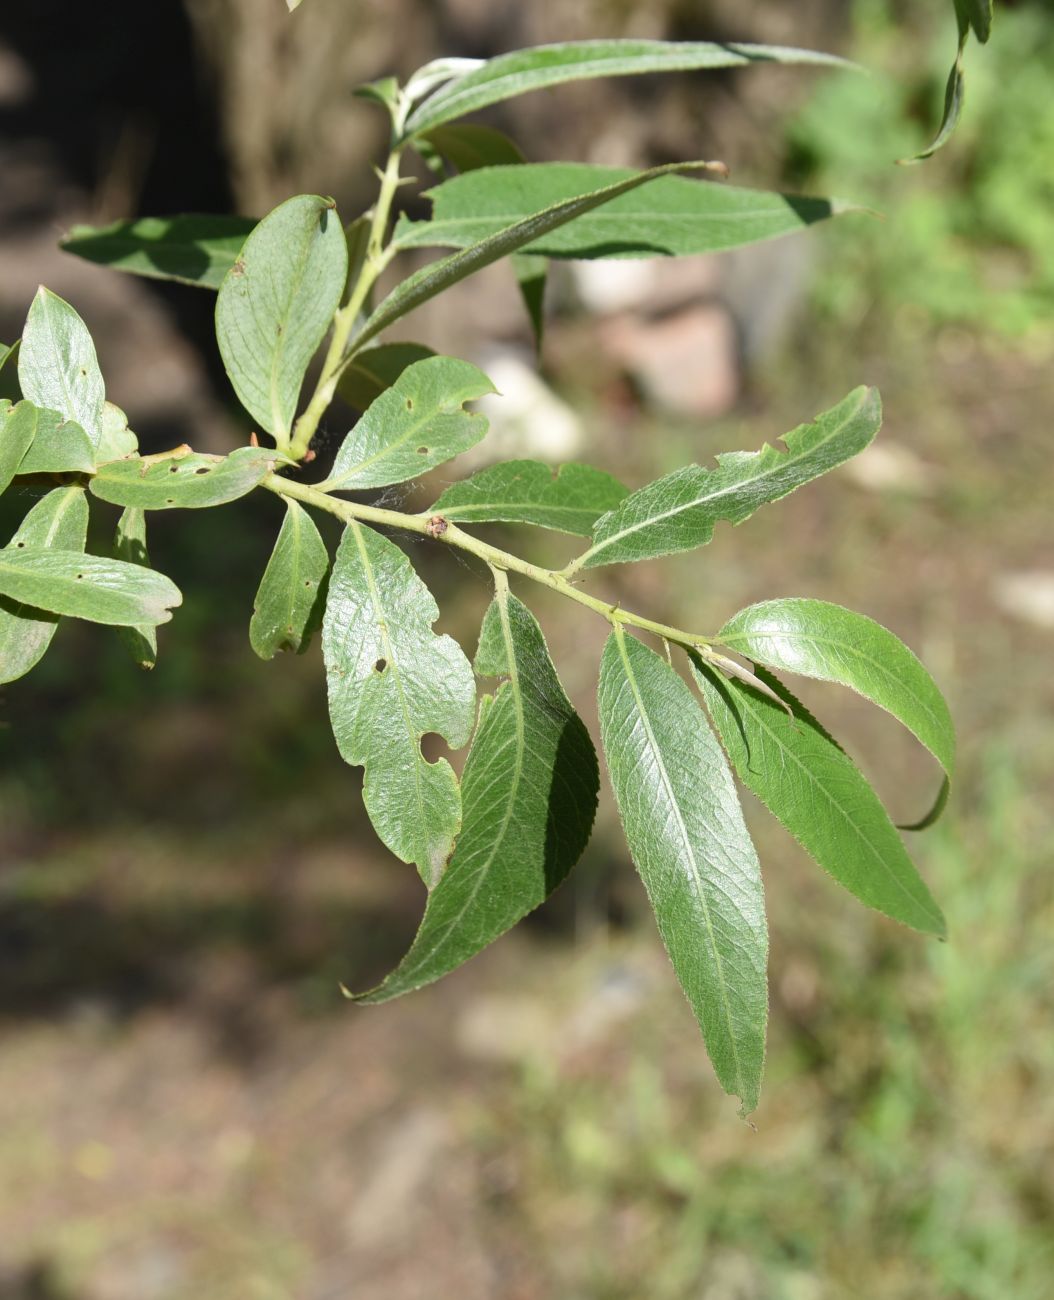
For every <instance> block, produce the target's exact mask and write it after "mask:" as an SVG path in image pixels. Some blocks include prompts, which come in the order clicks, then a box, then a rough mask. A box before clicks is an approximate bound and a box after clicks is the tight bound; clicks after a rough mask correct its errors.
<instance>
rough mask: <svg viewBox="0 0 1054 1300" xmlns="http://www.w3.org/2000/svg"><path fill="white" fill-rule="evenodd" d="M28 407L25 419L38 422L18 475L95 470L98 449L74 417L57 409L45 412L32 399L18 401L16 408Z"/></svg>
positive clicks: (81, 472) (86, 472) (83, 472)
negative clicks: (96, 449)
mask: <svg viewBox="0 0 1054 1300" xmlns="http://www.w3.org/2000/svg"><path fill="white" fill-rule="evenodd" d="M23 407H25V408H26V415H25V418H26V419H30V418H32V420H33V421H34V424H35V428H34V432H33V439H32V441H31V443H30V444H29V448H28V449H27V451H26V454H25V455H24V456H23V457H22V462H21V464H20V465H19V467H18V472H19V474H69V473H80V474H91V473H93V472H94V470H95V448H94V447H93V446H92V442H91V439H90V438H89V437H88V435H87V434H86V433H85V432H84V430H83V429H82V428H81V427H80V425H79V424H74V422H73V421H72V420H67V419H66V417H65V416H64V415H60V414H59V412H58V411H42V410H41V409H40V407H39V406H34V405H33V404H32V403H31V402H19V404H18V406H17V407H15V408H14V409H15V410H16V411H18V410H21V409H22V408H23Z"/></svg>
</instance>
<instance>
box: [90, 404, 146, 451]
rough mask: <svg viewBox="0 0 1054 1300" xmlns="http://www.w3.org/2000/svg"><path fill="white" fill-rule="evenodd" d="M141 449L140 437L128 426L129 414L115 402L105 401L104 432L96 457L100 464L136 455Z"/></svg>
mask: <svg viewBox="0 0 1054 1300" xmlns="http://www.w3.org/2000/svg"><path fill="white" fill-rule="evenodd" d="M138 450H139V439H138V438H137V437H136V436H135V434H134V433H133V432H132V431H131V429H129V427H128V416H127V415H125V413H124V411H122V410H121V408H120V407H119V406H114V404H113V402H103V407H102V433H101V434H100V435H99V445H98V447H97V448H96V453H95V458H96V460H97V462H98V463H99V464H100V465H103V464H105V463H106V462H107V461H111V460H121V459H122V458H123V457H125V456H134V455H135V453H136V452H137V451H138Z"/></svg>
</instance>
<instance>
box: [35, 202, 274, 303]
mask: <svg viewBox="0 0 1054 1300" xmlns="http://www.w3.org/2000/svg"><path fill="white" fill-rule="evenodd" d="M255 225H256V221H255V220H254V219H253V218H251V217H229V216H227V217H221V216H181V217H137V218H136V219H135V220H134V221H115V222H113V223H112V224H111V225H108V226H85V225H81V226H74V227H73V229H72V230H71V231H70V233H69V234H68V235H67V236H66V238H65V239H63V240H62V241H61V244H60V246H61V247H62V248H63V249H65V251H66V252H67V253H75V254H76V255H77V256H78V257H83V258H85V260H87V261H89V262H96V263H98V264H99V265H100V266H109V267H112V268H113V269H114V270H115V271H129V272H131V273H132V274H133V275H145V276H148V277H150V278H151V279H154V280H176V281H178V282H179V283H180V284H192V285H197V286H198V287H199V288H202V289H218V288H219V287H220V285H221V284H222V283H223V277H224V276H225V275H226V274H227V272H228V271H229V270H230V269H231V267H232V266H233V265H234V260H235V258H236V257H237V256H238V253H239V252H240V251H241V247H242V245H243V244H244V243H245V241H246V239H247V238H248V237H249V234H250V232H251V231H252V229H253V227H254V226H255Z"/></svg>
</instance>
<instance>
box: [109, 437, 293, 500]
mask: <svg viewBox="0 0 1054 1300" xmlns="http://www.w3.org/2000/svg"><path fill="white" fill-rule="evenodd" d="M274 464H275V453H274V452H273V451H270V450H268V449H267V448H265V447H239V448H238V449H237V450H236V451H232V452H231V454H230V455H229V456H223V457H216V456H205V455H201V454H198V453H194V452H188V453H186V454H182V455H181V454H179V453H176V454H171V455H168V456H165V457H163V458H161V459H159V460H154V459H153V458H151V457H144V458H142V459H140V458H138V457H133V458H131V459H130V460H117V461H113V462H111V463H110V464H109V465H103V466H102V467H101V468H100V469H99V472H98V473H97V474H96V475H95V477H94V478H93V479H92V481H91V483H90V485H89V486H90V487H91V493H92V496H96V497H98V498H99V499H100V500H101V501H109V502H111V503H112V504H113V505H115V506H140V507H141V508H143V509H144V510H174V509H178V510H195V509H204V508H206V507H208V506H219V505H223V504H225V503H226V502H227V501H236V500H237V499H238V497H243V496H245V494H246V493H247V492H251V491H252V490H253V488H254V487H255V486H256V485H257V483H259V482H261V481H262V480H263V479H265V478H266V477H267V475H268V474H269V473H270V472H271V471H272V470H273V469H274Z"/></svg>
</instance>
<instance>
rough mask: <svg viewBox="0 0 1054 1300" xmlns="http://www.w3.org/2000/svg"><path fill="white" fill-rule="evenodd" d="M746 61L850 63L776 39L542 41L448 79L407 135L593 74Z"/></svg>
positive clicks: (414, 116) (421, 109) (415, 118)
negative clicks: (729, 41)
mask: <svg viewBox="0 0 1054 1300" xmlns="http://www.w3.org/2000/svg"><path fill="white" fill-rule="evenodd" d="M747 63H820V64H833V65H836V66H843V67H844V66H847V65H846V64H844V62H843V61H842V60H841V59H836V58H834V57H833V56H831V55H829V54H816V53H813V52H811V51H809V50H794V49H787V48H785V47H782V46H773V45H727V44H717V43H710V42H704V41H679V42H672V41H669V42H668V41H633V40H615V41H569V42H567V43H565V44H562V45H539V46H535V47H533V48H532V49H526V50H517V51H515V52H514V53H512V54H502V55H499V56H498V58H496V59H488V60H487V62H486V63H484V64H483V65H482V66H480V67H477V68H475V69H473V70H472V71H471V72H469V73H467V74H466V75H464V76H461V77H458V78H456V79H455V80H453V81H450V82H448V83H447V84H446V85H445V86H443V87H442V89H440V90H439V91H437V92H436V94H434V95H432V96H431V97H430V98H429V99H426V100H425V101H424V103H422V104H420V105H419V106H418V107H417V108H416V109H415V110H414V112H413V113H411V115H410V117H409V120H408V121H407V123H406V132H405V134H406V136H407V137H409V136H414V135H420V134H421V133H423V132H425V131H430V130H431V129H432V128H434V127H436V126H439V125H440V124H442V123H444V122H450V121H453V120H454V118H457V117H464V116H465V115H466V114H467V113H474V112H476V110H477V109H480V108H485V107H486V106H487V105H488V104H497V103H500V102H501V101H503V100H506V99H512V98H513V97H514V96H516V95H523V94H526V93H527V92H528V91H531V90H542V89H544V88H545V87H547V86H555V85H559V84H561V83H563V82H568V81H584V80H587V79H589V78H593V77H620V76H630V75H634V74H638V73H646V72H660V73H661V72H691V71H695V70H697V69H705V68H734V67H740V66H742V65H743V64H747Z"/></svg>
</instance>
